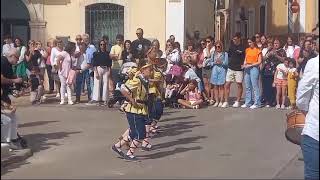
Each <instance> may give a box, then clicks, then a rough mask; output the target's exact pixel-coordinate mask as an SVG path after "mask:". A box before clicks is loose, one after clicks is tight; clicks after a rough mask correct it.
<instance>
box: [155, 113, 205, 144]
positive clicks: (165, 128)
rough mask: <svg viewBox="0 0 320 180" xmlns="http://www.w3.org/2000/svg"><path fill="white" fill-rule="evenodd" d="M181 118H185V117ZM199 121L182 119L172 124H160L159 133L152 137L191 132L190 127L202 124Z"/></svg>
mask: <svg viewBox="0 0 320 180" xmlns="http://www.w3.org/2000/svg"><path fill="white" fill-rule="evenodd" d="M183 119H185V117H184V118H183ZM199 122H200V121H183V122H177V123H174V124H166V125H161V133H159V134H157V135H156V136H154V137H153V138H152V139H155V138H160V137H166V136H177V135H180V134H183V133H186V132H192V128H194V127H199V126H203V124H200V123H199Z"/></svg>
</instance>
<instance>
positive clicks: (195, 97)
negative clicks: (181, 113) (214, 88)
mask: <svg viewBox="0 0 320 180" xmlns="http://www.w3.org/2000/svg"><path fill="white" fill-rule="evenodd" d="M197 84H198V83H197V81H196V80H190V81H189V84H188V85H187V86H186V87H185V88H184V89H183V90H182V91H181V92H180V94H181V95H184V96H185V99H179V100H178V103H180V104H181V105H182V106H183V107H185V108H191V109H199V108H200V106H201V104H202V102H203V100H202V98H201V93H200V92H199V90H198V88H197Z"/></svg>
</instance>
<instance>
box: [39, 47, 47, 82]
mask: <svg viewBox="0 0 320 180" xmlns="http://www.w3.org/2000/svg"><path fill="white" fill-rule="evenodd" d="M36 50H38V51H39V52H40V53H41V55H42V57H41V58H39V59H38V64H39V68H40V78H41V79H42V80H43V79H44V73H45V69H46V62H45V61H46V59H47V57H48V53H47V52H46V50H45V49H44V48H43V47H42V43H41V42H40V41H37V42H36Z"/></svg>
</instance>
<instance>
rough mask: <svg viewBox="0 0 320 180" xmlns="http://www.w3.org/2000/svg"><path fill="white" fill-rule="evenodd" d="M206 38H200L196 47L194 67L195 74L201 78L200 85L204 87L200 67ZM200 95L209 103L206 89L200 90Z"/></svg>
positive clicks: (201, 66)
mask: <svg viewBox="0 0 320 180" xmlns="http://www.w3.org/2000/svg"><path fill="white" fill-rule="evenodd" d="M206 46H207V44H206V40H205V39H201V41H200V46H199V48H198V56H197V68H196V74H197V75H198V77H199V78H200V79H201V84H202V87H204V83H203V78H202V68H203V60H204V52H203V51H204V49H205V48H206ZM202 95H203V97H204V100H205V102H207V103H210V99H209V97H210V96H209V95H207V93H206V91H205V90H204V91H203V92H202Z"/></svg>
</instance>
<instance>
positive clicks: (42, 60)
mask: <svg viewBox="0 0 320 180" xmlns="http://www.w3.org/2000/svg"><path fill="white" fill-rule="evenodd" d="M39 51H40V54H41V55H42V56H41V57H40V58H39V59H38V64H39V67H40V68H45V67H46V62H45V59H44V58H43V56H44V54H45V51H44V50H43V49H41V50H39Z"/></svg>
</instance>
